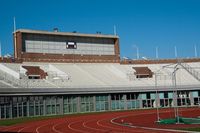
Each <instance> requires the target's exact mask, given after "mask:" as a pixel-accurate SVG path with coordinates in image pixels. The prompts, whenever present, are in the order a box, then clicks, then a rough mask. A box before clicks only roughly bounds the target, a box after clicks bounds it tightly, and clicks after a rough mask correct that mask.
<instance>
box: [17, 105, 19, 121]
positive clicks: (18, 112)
mask: <svg viewBox="0 0 200 133" xmlns="http://www.w3.org/2000/svg"><path fill="white" fill-rule="evenodd" d="M17 118H19V103H18V101H17Z"/></svg>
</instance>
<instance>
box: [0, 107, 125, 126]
mask: <svg viewBox="0 0 200 133" xmlns="http://www.w3.org/2000/svg"><path fill="white" fill-rule="evenodd" d="M123 111H124V110H123ZM123 111H122V110H120V111H106V112H88V113H76V114H66V115H51V116H37V117H23V118H14V119H6V120H0V126H10V125H15V124H20V123H25V122H31V121H38V120H46V119H53V118H62V117H66V116H68V117H73V116H83V115H88V114H90V115H92V114H101V113H111V112H123Z"/></svg>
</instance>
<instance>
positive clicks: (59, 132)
mask: <svg viewBox="0 0 200 133" xmlns="http://www.w3.org/2000/svg"><path fill="white" fill-rule="evenodd" d="M63 123H64V121H63V122H60V123H57V124H55V125H53V126H52V130H53V131H54V132H56V133H63V132H61V131H59V130H57V129H56V127H57V126H59V125H61V124H63Z"/></svg>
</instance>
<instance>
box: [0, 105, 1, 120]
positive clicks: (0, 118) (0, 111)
mask: <svg viewBox="0 0 200 133" xmlns="http://www.w3.org/2000/svg"><path fill="white" fill-rule="evenodd" d="M0 119H1V105H0Z"/></svg>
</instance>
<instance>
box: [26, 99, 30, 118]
mask: <svg viewBox="0 0 200 133" xmlns="http://www.w3.org/2000/svg"><path fill="white" fill-rule="evenodd" d="M26 108H27V117H29V116H30V115H29V114H30V109H29V100H28V101H27V103H26Z"/></svg>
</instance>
